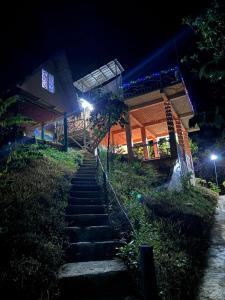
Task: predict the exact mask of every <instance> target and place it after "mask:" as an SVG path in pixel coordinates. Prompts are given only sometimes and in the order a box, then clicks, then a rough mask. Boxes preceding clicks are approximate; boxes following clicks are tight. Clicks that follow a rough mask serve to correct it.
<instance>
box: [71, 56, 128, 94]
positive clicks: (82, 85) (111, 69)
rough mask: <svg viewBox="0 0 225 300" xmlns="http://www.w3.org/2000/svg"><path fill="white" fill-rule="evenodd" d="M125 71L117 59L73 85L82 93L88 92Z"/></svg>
mask: <svg viewBox="0 0 225 300" xmlns="http://www.w3.org/2000/svg"><path fill="white" fill-rule="evenodd" d="M123 71H124V68H123V67H122V66H121V64H120V63H119V61H118V60H117V59H114V60H112V61H110V62H109V63H107V64H106V65H104V66H102V67H100V68H99V69H97V70H95V71H93V72H91V73H90V74H88V75H86V76H84V77H82V78H80V79H78V80H77V81H75V82H74V83H73V85H74V86H75V87H76V88H77V89H78V90H79V91H81V92H83V93H85V92H88V91H90V90H92V89H94V88H95V87H97V86H99V85H102V84H103V83H105V82H108V81H109V80H111V79H113V78H114V77H116V76H118V75H120V74H121V73H122V72H123Z"/></svg>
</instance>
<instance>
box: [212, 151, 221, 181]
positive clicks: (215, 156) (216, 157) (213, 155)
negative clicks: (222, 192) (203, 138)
mask: <svg viewBox="0 0 225 300" xmlns="http://www.w3.org/2000/svg"><path fill="white" fill-rule="evenodd" d="M210 159H211V160H212V161H213V163H214V170H215V177H216V185H217V186H219V185H218V177H217V169H216V160H217V159H218V156H217V155H215V154H211V156H210Z"/></svg>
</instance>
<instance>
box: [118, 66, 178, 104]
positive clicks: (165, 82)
mask: <svg viewBox="0 0 225 300" xmlns="http://www.w3.org/2000/svg"><path fill="white" fill-rule="evenodd" d="M181 81H182V78H181V76H180V73H179V71H178V69H177V68H171V69H169V70H166V71H161V72H159V73H155V74H152V75H149V76H146V77H145V78H143V79H139V80H136V81H133V82H131V83H124V84H123V86H122V89H123V95H124V98H130V97H132V96H137V95H141V94H145V93H150V92H152V91H155V90H159V89H162V88H163V87H167V86H170V85H174V84H176V83H178V82H181Z"/></svg>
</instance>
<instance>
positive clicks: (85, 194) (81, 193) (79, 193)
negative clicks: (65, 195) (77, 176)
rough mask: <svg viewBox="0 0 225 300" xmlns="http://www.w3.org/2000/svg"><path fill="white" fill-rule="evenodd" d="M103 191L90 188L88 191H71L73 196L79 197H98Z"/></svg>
mask: <svg viewBox="0 0 225 300" xmlns="http://www.w3.org/2000/svg"><path fill="white" fill-rule="evenodd" d="M100 194H101V193H100V192H99V191H94V190H88V191H70V196H71V197H78V198H97V197H98V196H99V195H100Z"/></svg>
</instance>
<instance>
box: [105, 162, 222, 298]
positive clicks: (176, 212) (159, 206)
mask: <svg viewBox="0 0 225 300" xmlns="http://www.w3.org/2000/svg"><path fill="white" fill-rule="evenodd" d="M125 178H126V180H123V179H125ZM110 180H111V182H112V184H113V187H114V189H115V190H116V193H117V195H118V196H119V198H120V200H121V202H122V203H123V205H124V207H125V208H126V211H127V213H128V215H129V218H130V220H131V222H132V224H133V226H134V228H135V232H134V233H133V235H132V237H131V240H130V241H128V242H126V243H125V244H124V245H123V246H122V247H120V248H119V249H118V255H119V256H120V257H121V258H123V259H124V261H125V262H126V264H127V265H128V266H129V268H130V269H131V270H132V272H133V274H134V275H135V276H136V277H137V278H138V266H139V249H140V246H141V245H143V244H148V245H151V246H153V249H154V258H155V266H156V271H157V280H158V290H159V294H160V295H159V296H160V299H177V300H178V299H179V300H180V299H182V300H184V299H192V298H193V293H194V291H195V289H196V286H197V283H198V278H199V273H200V272H199V270H201V268H202V266H203V263H204V257H205V256H204V253H205V252H206V248H207V245H208V244H207V241H208V235H209V229H210V227H211V225H212V222H213V217H214V211H215V206H216V203H217V195H216V194H215V193H213V192H212V191H210V190H208V189H206V188H199V187H196V188H195V187H193V186H191V185H190V183H189V181H190V176H187V177H186V178H184V180H183V181H184V182H183V190H182V191H168V190H167V189H165V188H162V187H161V188H159V185H161V184H162V183H163V176H162V175H161V174H159V173H158V172H156V170H155V169H154V168H152V167H151V166H145V165H143V164H141V163H140V162H135V161H134V162H132V163H131V164H128V163H127V162H125V161H121V160H120V158H114V160H113V161H112V162H111V167H110ZM139 195H141V197H139ZM140 199H141V201H140ZM137 281H138V279H137Z"/></svg>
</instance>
